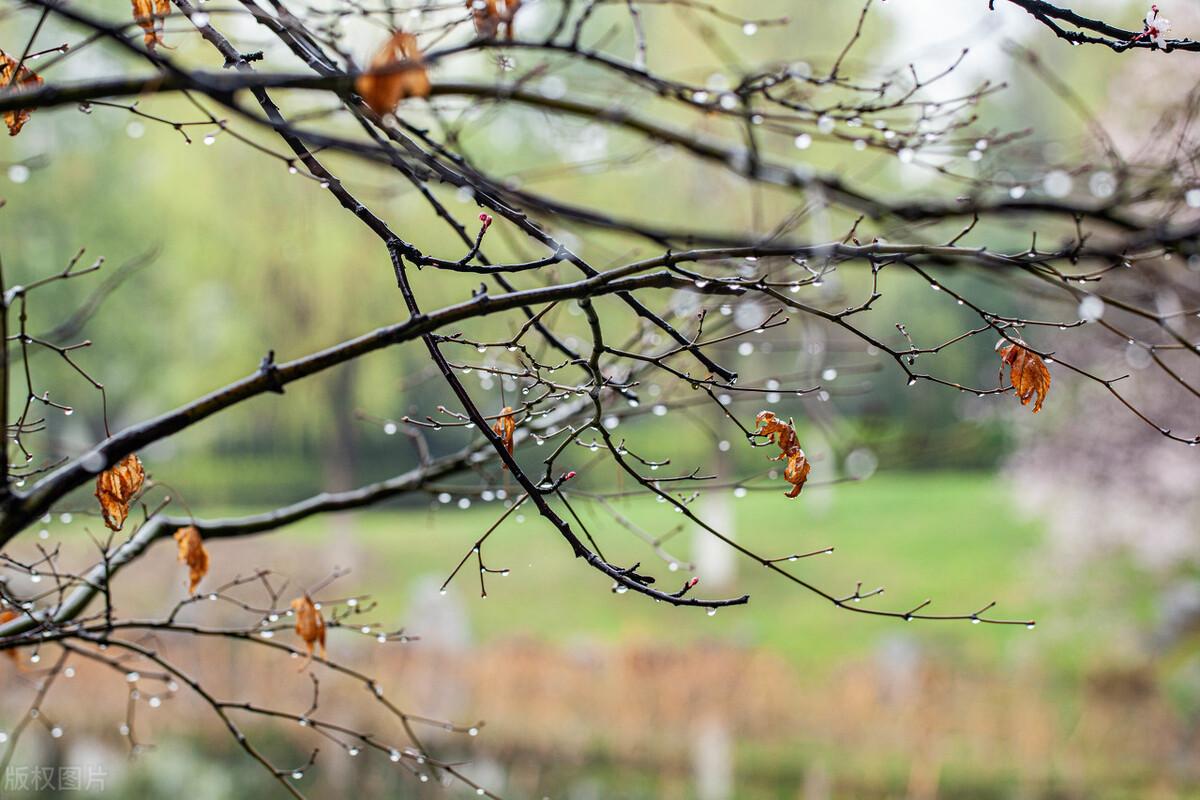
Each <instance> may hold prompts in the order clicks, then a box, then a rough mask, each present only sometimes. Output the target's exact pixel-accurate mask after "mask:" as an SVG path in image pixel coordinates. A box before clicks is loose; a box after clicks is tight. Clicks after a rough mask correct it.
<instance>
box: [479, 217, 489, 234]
mask: <svg viewBox="0 0 1200 800" xmlns="http://www.w3.org/2000/svg"><path fill="white" fill-rule="evenodd" d="M479 221H480V222H482V223H483V229H484V230H485V231H486V230H487V229H488V227H489V226H490V225H491V224H492V216H491V214H480V215H479Z"/></svg>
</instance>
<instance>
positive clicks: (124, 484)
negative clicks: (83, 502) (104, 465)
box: [96, 453, 146, 531]
mask: <svg viewBox="0 0 1200 800" xmlns="http://www.w3.org/2000/svg"><path fill="white" fill-rule="evenodd" d="M145 480H146V471H145V470H144V469H143V468H142V462H141V461H140V460H138V457H137V456H136V455H135V454H133V453H130V454H129V455H127V456H125V458H123V459H121V461H120V463H118V464H117V465H116V466H114V467H113V468H112V469H106V470H104V472H101V473H100V474H99V475H97V476H96V499H97V500H99V501H100V513H101V514H102V515H103V516H104V524H105V525H107V526H108V528H109V529H110V530H114V531H119V530H121V526H123V525H124V524H125V518H126V517H127V516H129V503H130V501H132V500H133V497H134V495H136V494H137V493H138V492H139V491H141V488H142V483H144V482H145Z"/></svg>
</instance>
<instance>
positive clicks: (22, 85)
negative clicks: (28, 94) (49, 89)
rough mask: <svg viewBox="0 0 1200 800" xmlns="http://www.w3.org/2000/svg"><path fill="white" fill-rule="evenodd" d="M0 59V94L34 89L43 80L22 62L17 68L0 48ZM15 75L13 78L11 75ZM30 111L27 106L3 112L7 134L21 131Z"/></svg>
mask: <svg viewBox="0 0 1200 800" xmlns="http://www.w3.org/2000/svg"><path fill="white" fill-rule="evenodd" d="M0 59H3V62H2V64H3V65H2V66H0V94H6V93H8V92H10V91H21V90H22V89H26V90H27V89H36V88H37V87H38V86H41V85H42V84H43V83H45V81H43V80H42V77H41V76H40V75H38V74H37V73H36V72H34V71H33V70H31V69H29V68H28V67H26V66H25V65H24V64H21V65H20V69H18V68H17V62H16V61H14V60H13V58H12V57H11V56H9V55H8V54H7V53H5V52H4V51H3V50H0ZM14 73H15V75H16V78H15V79H14V77H13V75H14ZM31 113H32V112H31V111H30V110H29V109H27V108H18V109H16V110H14V111H5V112H4V124H5V125H7V126H8V135H9V136H16V135H17V134H18V133H20V132H21V128H22V127H24V126H25V123H26V122H28V121H29V115H30V114H31Z"/></svg>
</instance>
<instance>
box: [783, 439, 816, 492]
mask: <svg viewBox="0 0 1200 800" xmlns="http://www.w3.org/2000/svg"><path fill="white" fill-rule="evenodd" d="M787 460H788V462H787V466H786V467H784V470H783V479H784V480H785V481H787V482H788V483H790V484H791V485H792V490H791V491H790V492H788V493H787V496H788V497H798V496H799V495H800V490H801V489H803V488H804V482H805V481H807V480H808V471H809V470H810V469H812V464H809V463H808V459H807V458H805V457H804V451H803V450H801V449H800V448H799V447H793V448H792V450H791V452H790V453H788V457H787Z"/></svg>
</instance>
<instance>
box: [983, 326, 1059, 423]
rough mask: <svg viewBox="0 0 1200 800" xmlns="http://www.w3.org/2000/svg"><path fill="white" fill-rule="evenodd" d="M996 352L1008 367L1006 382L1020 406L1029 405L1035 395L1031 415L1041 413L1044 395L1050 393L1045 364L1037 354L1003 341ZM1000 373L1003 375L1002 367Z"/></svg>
mask: <svg viewBox="0 0 1200 800" xmlns="http://www.w3.org/2000/svg"><path fill="white" fill-rule="evenodd" d="M996 351H997V352H998V353H1000V360H1001V362H1003V364H1008V365H1009V366H1008V381H1009V383H1011V384H1012V387H1013V391H1015V392H1016V395H1017V397H1019V398H1020V399H1021V405H1023V406H1027V405H1029V401H1030V400H1032V399H1033V396H1034V395H1035V394H1036V395H1037V402H1035V403H1034V404H1033V413H1035V414H1036V413H1037V412H1039V411H1041V410H1042V403H1044V402H1046V395H1047V394H1049V393H1050V370H1049V369H1047V367H1046V362H1045V361H1042V357H1041V356H1039V355H1038V354H1037V353H1034V352H1033V351H1031V350H1028V349H1026V348H1024V347H1022V346H1021V345H1019V344H1013V343H1012V342H1008V341H1005V340H1004V339H1001V340H1000V341H999V342H998V343H997V344H996ZM1000 371H1001V373H1003V371H1004V367H1003V366H1001V367H1000Z"/></svg>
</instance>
